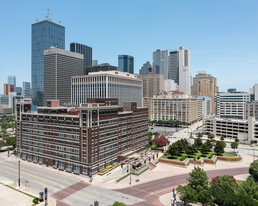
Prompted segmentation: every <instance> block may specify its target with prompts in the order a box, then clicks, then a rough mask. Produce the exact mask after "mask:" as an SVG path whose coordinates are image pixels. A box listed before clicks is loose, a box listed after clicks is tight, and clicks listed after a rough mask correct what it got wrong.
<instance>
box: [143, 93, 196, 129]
mask: <svg viewBox="0 0 258 206" xmlns="http://www.w3.org/2000/svg"><path fill="white" fill-rule="evenodd" d="M145 104H146V105H147V103H145ZM149 110H151V111H150V112H149V114H150V117H149V119H150V120H179V121H182V122H188V123H190V124H193V123H195V122H197V121H198V99H197V98H194V97H189V96H186V95H182V94H178V95H177V94H176V95H175V94H171V93H167V92H163V94H160V95H158V96H156V97H153V98H151V99H150V102H149Z"/></svg>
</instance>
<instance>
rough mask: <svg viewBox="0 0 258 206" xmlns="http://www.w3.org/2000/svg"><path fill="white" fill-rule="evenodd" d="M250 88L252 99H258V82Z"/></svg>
mask: <svg viewBox="0 0 258 206" xmlns="http://www.w3.org/2000/svg"><path fill="white" fill-rule="evenodd" d="M250 90H251V94H252V100H254V101H258V84H255V85H254V86H253V88H251V89H250Z"/></svg>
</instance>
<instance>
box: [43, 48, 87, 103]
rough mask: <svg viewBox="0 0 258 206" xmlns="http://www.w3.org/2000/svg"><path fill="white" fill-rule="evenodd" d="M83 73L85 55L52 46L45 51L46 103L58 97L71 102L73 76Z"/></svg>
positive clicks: (65, 101) (62, 101)
mask: <svg viewBox="0 0 258 206" xmlns="http://www.w3.org/2000/svg"><path fill="white" fill-rule="evenodd" d="M73 75H83V55H82V54H80V53H74V52H69V51H66V50H63V49H59V48H55V47H51V48H50V49H47V50H45V51H44V78H45V81H44V105H46V101H47V100H51V99H58V100H60V104H61V105H64V104H68V103H71V77H72V76H73Z"/></svg>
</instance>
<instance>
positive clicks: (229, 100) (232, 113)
mask: <svg viewBox="0 0 258 206" xmlns="http://www.w3.org/2000/svg"><path fill="white" fill-rule="evenodd" d="M246 102H250V94H249V93H243V92H238V93H217V94H216V96H215V103H216V107H215V110H216V116H217V117H218V118H225V119H245V110H246Z"/></svg>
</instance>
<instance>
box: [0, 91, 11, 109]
mask: <svg viewBox="0 0 258 206" xmlns="http://www.w3.org/2000/svg"><path fill="white" fill-rule="evenodd" d="M0 105H4V106H8V105H9V96H8V95H2V94H0Z"/></svg>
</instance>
